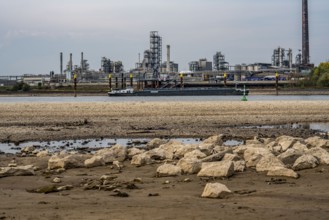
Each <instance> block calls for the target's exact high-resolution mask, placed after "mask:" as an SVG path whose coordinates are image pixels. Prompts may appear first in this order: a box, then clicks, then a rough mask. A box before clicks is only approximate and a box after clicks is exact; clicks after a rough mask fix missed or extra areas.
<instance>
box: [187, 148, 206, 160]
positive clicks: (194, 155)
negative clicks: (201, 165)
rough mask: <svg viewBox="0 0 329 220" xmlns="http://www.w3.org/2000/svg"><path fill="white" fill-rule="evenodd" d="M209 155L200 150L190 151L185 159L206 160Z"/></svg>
mask: <svg viewBox="0 0 329 220" xmlns="http://www.w3.org/2000/svg"><path fill="white" fill-rule="evenodd" d="M206 156H207V155H206V154H205V153H202V152H201V151H200V150H198V149H196V150H193V151H190V152H188V153H186V154H184V158H190V159H192V158H195V159H202V158H205V157H206Z"/></svg>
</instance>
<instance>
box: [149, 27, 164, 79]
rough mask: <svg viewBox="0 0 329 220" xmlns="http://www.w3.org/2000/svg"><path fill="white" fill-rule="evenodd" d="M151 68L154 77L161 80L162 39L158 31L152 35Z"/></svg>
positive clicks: (152, 32)
mask: <svg viewBox="0 0 329 220" xmlns="http://www.w3.org/2000/svg"><path fill="white" fill-rule="evenodd" d="M149 59H150V67H151V70H152V71H153V77H154V78H159V73H160V65H161V61H162V38H161V37H160V36H159V33H158V32H157V31H151V33H150V58H149Z"/></svg>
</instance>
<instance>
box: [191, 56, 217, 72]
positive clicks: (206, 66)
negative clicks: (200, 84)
mask: <svg viewBox="0 0 329 220" xmlns="http://www.w3.org/2000/svg"><path fill="white" fill-rule="evenodd" d="M189 70H190V71H192V72H197V71H212V62H210V61H207V59H206V58H203V59H199V61H192V62H190V63H189Z"/></svg>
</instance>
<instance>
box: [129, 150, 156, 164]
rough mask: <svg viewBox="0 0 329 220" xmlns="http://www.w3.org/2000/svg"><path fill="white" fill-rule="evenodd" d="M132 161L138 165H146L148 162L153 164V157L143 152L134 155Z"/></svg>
mask: <svg viewBox="0 0 329 220" xmlns="http://www.w3.org/2000/svg"><path fill="white" fill-rule="evenodd" d="M130 163H131V164H132V165H136V166H144V165H146V164H151V163H152V159H151V157H150V155H149V154H146V153H142V154H137V155H135V156H133V157H132V159H131V162H130Z"/></svg>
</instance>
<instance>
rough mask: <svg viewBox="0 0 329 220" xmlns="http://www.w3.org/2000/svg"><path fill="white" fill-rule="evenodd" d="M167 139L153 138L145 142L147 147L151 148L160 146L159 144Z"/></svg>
mask: <svg viewBox="0 0 329 220" xmlns="http://www.w3.org/2000/svg"><path fill="white" fill-rule="evenodd" d="M167 142H168V141H167V140H163V139H159V138H154V139H153V140H151V141H150V142H148V143H147V144H146V147H147V149H149V150H151V149H154V148H158V147H160V145H162V144H165V143H167Z"/></svg>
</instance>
